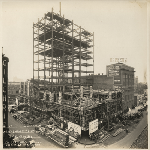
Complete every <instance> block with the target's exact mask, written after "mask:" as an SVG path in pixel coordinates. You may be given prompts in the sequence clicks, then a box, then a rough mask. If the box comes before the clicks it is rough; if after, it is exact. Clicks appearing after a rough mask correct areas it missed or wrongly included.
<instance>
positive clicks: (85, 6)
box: [1, 1, 148, 82]
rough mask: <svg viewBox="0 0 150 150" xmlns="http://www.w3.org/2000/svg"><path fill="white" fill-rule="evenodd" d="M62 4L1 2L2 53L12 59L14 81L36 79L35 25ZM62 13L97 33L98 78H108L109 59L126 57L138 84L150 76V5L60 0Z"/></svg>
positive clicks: (11, 69)
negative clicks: (149, 31)
mask: <svg viewBox="0 0 150 150" xmlns="http://www.w3.org/2000/svg"><path fill="white" fill-rule="evenodd" d="M59 2H60V1H5V2H4V1H2V3H1V8H2V9H1V18H2V24H1V25H2V28H1V30H2V38H1V41H2V42H1V43H2V46H3V53H4V54H5V56H7V57H8V58H9V81H13V79H14V78H18V79H22V80H24V81H26V80H27V79H30V78H32V76H33V22H34V23H37V21H38V18H39V19H41V18H42V17H44V14H45V13H47V12H51V11H52V7H53V10H54V12H55V13H59V10H60V5H59ZM61 14H62V15H64V17H65V18H66V19H69V20H73V22H74V23H75V24H77V25H79V26H81V27H82V28H84V29H86V30H87V31H89V32H92V33H93V32H94V74H98V73H100V74H102V73H103V74H106V65H109V64H111V62H110V58H127V62H126V63H125V64H126V65H129V66H131V67H134V68H135V76H138V79H139V82H145V77H144V76H145V74H147V60H148V59H147V3H146V2H142V1H136V2H135V1H61Z"/></svg>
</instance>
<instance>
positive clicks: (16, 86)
mask: <svg viewBox="0 0 150 150" xmlns="http://www.w3.org/2000/svg"><path fill="white" fill-rule="evenodd" d="M19 90H20V82H9V83H8V95H9V96H10V95H15V96H17V95H18V94H19Z"/></svg>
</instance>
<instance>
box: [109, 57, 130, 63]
mask: <svg viewBox="0 0 150 150" xmlns="http://www.w3.org/2000/svg"><path fill="white" fill-rule="evenodd" d="M110 62H118V63H126V62H127V58H110Z"/></svg>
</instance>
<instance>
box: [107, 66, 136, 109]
mask: <svg viewBox="0 0 150 150" xmlns="http://www.w3.org/2000/svg"><path fill="white" fill-rule="evenodd" d="M134 72H135V71H134V68H133V67H130V66H127V65H125V64H123V63H116V64H111V65H108V66H106V74H107V76H108V77H110V76H113V77H114V88H115V89H116V90H117V89H121V90H122V92H123V99H122V102H123V111H124V110H126V109H128V108H132V106H134Z"/></svg>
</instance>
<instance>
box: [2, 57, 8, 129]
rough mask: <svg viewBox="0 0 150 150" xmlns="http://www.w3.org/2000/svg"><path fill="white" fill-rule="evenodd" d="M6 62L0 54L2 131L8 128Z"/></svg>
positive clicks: (6, 59)
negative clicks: (0, 67)
mask: <svg viewBox="0 0 150 150" xmlns="http://www.w3.org/2000/svg"><path fill="white" fill-rule="evenodd" d="M8 62H9V59H8V58H7V57H5V56H4V55H2V82H3V85H2V86H3V96H2V98H3V131H6V130H8Z"/></svg>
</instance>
